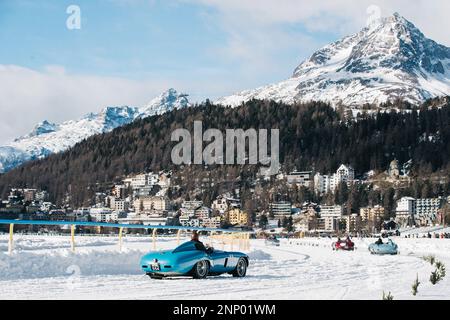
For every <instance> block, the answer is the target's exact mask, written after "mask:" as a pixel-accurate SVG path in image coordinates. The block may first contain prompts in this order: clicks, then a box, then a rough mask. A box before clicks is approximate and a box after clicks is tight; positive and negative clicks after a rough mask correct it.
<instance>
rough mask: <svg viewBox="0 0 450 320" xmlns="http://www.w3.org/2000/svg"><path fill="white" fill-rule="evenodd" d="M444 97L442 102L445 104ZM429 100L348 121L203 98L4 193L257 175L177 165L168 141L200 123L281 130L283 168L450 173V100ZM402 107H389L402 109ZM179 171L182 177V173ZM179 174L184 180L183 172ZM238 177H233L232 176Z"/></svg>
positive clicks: (301, 107)
mask: <svg viewBox="0 0 450 320" xmlns="http://www.w3.org/2000/svg"><path fill="white" fill-rule="evenodd" d="M442 101H444V102H443V103H442ZM435 104H437V103H436V102H435V101H434V102H433V101H432V102H427V103H426V104H425V105H423V106H422V107H421V108H418V109H417V110H410V111H408V112H396V111H394V110H392V111H391V112H380V113H375V114H372V115H360V116H359V117H358V118H357V119H352V118H349V115H348V112H343V111H340V109H339V108H338V109H337V110H334V109H333V108H331V107H330V106H329V105H327V104H324V103H320V102H311V103H306V104H296V105H286V104H282V103H276V102H273V101H271V102H269V101H259V100H253V101H249V102H247V103H246V104H245V105H242V106H240V107H238V108H224V107H221V106H215V105H212V104H210V103H208V102H207V103H205V104H203V105H200V106H196V107H191V108H187V109H184V110H175V111H173V112H170V113H167V114H164V115H161V116H152V117H149V118H146V119H142V120H138V121H136V122H134V123H132V124H130V125H127V126H124V127H120V128H117V129H115V130H114V131H112V132H110V133H107V134H103V135H97V136H93V137H91V138H89V139H87V140H85V141H82V142H80V143H78V144H77V145H75V146H74V147H73V148H71V149H70V150H68V151H66V152H64V153H60V154H56V155H52V156H50V157H48V158H47V159H43V160H39V161H34V162H30V163H28V164H25V165H24V166H22V167H19V168H17V169H14V170H12V171H10V172H8V173H6V174H3V175H1V176H0V193H1V195H2V196H4V195H5V194H6V193H7V192H8V190H9V188H10V187H11V186H14V187H35V188H41V189H44V190H48V191H49V193H50V195H51V198H52V200H53V201H55V202H56V203H62V202H63V200H64V199H65V198H66V196H67V194H70V196H71V198H70V204H72V205H75V206H79V205H87V204H90V203H91V202H92V199H93V195H94V193H95V192H96V191H97V190H100V186H101V187H104V186H105V185H108V184H110V183H113V182H117V181H120V179H121V178H123V177H124V176H125V175H127V174H131V173H140V172H144V171H150V170H153V171H157V170H162V169H171V170H173V172H174V178H175V179H174V181H184V185H182V186H181V187H182V189H183V190H185V191H186V190H190V189H192V188H195V187H196V185H195V181H196V180H192V179H182V178H183V177H182V175H186V177H187V176H188V175H189V176H192V177H196V178H197V180H198V178H204V177H207V178H208V179H209V180H210V181H213V182H214V181H215V182H217V183H220V182H224V181H225V180H227V179H230V180H232V179H233V178H234V177H233V175H234V176H236V177H239V176H241V178H244V176H247V175H248V176H254V175H255V174H256V172H257V169H258V168H256V167H254V166H246V167H245V168H243V167H231V166H215V167H214V168H205V167H204V166H199V165H198V166H195V165H192V166H190V167H189V168H183V167H177V166H174V165H173V164H172V162H171V158H170V155H171V150H172V147H173V146H174V145H175V144H176V143H174V142H171V141H170V137H171V133H172V131H173V130H174V129H176V128H186V129H189V130H190V131H191V132H192V130H193V129H192V127H193V122H194V120H201V121H203V129H204V130H206V129H207V128H218V129H221V130H223V132H224V130H225V129H227V128H235V129H237V128H242V129H248V128H255V129H274V128H279V129H280V159H281V163H282V166H283V170H286V171H289V170H293V169H297V170H312V169H313V170H315V171H318V172H322V173H327V172H333V171H335V170H336V169H337V167H338V166H339V165H340V164H341V163H349V164H351V165H352V166H353V167H354V168H355V170H356V173H357V175H358V174H363V173H365V172H367V171H369V170H378V171H383V170H386V169H387V166H388V165H389V162H390V161H391V160H393V159H394V158H396V159H397V160H398V161H399V162H400V163H404V162H406V161H408V160H410V159H412V163H413V174H414V175H426V174H430V173H432V172H436V171H438V170H443V172H446V173H447V174H450V162H449V160H450V103H449V100H448V99H445V100H440V106H439V107H432V106H431V105H435ZM402 107H403V106H402V105H401V104H400V103H399V105H391V106H390V108H392V109H394V108H395V109H398V110H400V109H402ZM177 175H178V176H177ZM180 175H181V177H180ZM230 175H232V178H230Z"/></svg>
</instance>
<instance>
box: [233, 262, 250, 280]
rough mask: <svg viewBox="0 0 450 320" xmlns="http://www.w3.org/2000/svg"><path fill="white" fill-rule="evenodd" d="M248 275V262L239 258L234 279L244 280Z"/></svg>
mask: <svg viewBox="0 0 450 320" xmlns="http://www.w3.org/2000/svg"><path fill="white" fill-rule="evenodd" d="M246 274H247V261H246V260H245V259H244V258H239V261H238V263H237V265H236V269H234V271H233V273H232V275H233V277H238V278H243V277H245V275H246Z"/></svg>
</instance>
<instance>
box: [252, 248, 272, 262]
mask: <svg viewBox="0 0 450 320" xmlns="http://www.w3.org/2000/svg"><path fill="white" fill-rule="evenodd" d="M248 257H249V258H250V261H251V260H270V259H271V257H272V256H271V255H270V254H268V253H267V252H264V251H262V250H253V251H251V252H249V253H248Z"/></svg>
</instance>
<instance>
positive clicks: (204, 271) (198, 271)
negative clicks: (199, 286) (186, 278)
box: [192, 260, 209, 279]
mask: <svg viewBox="0 0 450 320" xmlns="http://www.w3.org/2000/svg"><path fill="white" fill-rule="evenodd" d="M208 273H209V263H208V261H206V260H202V261H199V262H197V263H196V264H195V266H194V269H193V270H192V275H193V277H194V279H204V278H206V277H207V276H208Z"/></svg>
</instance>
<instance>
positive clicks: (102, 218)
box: [89, 208, 119, 222]
mask: <svg viewBox="0 0 450 320" xmlns="http://www.w3.org/2000/svg"><path fill="white" fill-rule="evenodd" d="M89 214H90V216H91V218H92V220H94V221H97V222H111V221H112V222H116V221H117V220H118V219H119V215H118V212H116V211H112V210H111V209H110V208H91V209H90V210H89Z"/></svg>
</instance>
